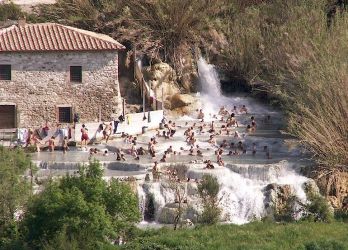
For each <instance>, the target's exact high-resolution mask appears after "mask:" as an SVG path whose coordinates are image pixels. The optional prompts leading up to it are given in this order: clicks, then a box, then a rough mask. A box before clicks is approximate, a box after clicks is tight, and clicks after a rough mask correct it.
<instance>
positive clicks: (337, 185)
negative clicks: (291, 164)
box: [307, 166, 348, 209]
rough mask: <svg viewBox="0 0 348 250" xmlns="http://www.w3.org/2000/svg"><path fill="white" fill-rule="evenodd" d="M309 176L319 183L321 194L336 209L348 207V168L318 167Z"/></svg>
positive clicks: (310, 171) (309, 172)
mask: <svg viewBox="0 0 348 250" xmlns="http://www.w3.org/2000/svg"><path fill="white" fill-rule="evenodd" d="M307 175H308V176H309V177H310V178H313V179H314V180H315V182H316V183H317V185H318V187H319V190H320V192H321V194H323V195H325V196H326V197H327V199H328V200H329V201H330V203H331V205H332V207H333V208H335V209H341V208H344V207H345V206H348V168H347V167H345V166H341V167H337V168H325V167H317V168H315V169H312V170H309V171H308V173H307Z"/></svg>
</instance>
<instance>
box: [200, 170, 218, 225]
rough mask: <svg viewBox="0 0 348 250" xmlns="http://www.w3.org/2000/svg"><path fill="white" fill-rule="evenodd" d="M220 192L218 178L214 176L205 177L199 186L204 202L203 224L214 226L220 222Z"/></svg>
mask: <svg viewBox="0 0 348 250" xmlns="http://www.w3.org/2000/svg"><path fill="white" fill-rule="evenodd" d="M219 191H220V185H219V182H218V180H217V178H216V177H214V176H212V175H203V178H202V181H201V182H200V183H199V185H198V193H199V195H200V197H201V198H202V201H203V213H202V215H201V222H202V223H206V224H214V223H216V222H218V221H219V217H220V214H221V209H220V208H219V207H218V205H219V199H218V194H219Z"/></svg>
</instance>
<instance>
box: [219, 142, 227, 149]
mask: <svg viewBox="0 0 348 250" xmlns="http://www.w3.org/2000/svg"><path fill="white" fill-rule="evenodd" d="M227 146H228V143H227V140H223V141H222V144H221V145H220V147H221V148H226V147H227Z"/></svg>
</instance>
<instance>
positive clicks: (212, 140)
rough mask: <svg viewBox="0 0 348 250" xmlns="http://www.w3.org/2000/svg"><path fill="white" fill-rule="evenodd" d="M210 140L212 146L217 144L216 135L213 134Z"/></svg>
mask: <svg viewBox="0 0 348 250" xmlns="http://www.w3.org/2000/svg"><path fill="white" fill-rule="evenodd" d="M208 142H209V143H210V144H211V145H212V146H216V139H215V137H214V136H213V135H211V136H210V137H209V140H208Z"/></svg>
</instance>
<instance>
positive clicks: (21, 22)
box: [18, 17, 27, 27]
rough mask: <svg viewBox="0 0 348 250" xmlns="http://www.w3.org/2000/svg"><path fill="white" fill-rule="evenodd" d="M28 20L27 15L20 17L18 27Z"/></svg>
mask: <svg viewBox="0 0 348 250" xmlns="http://www.w3.org/2000/svg"><path fill="white" fill-rule="evenodd" d="M26 23H27V21H26V19H25V17H23V18H20V19H18V27H24V26H25V25H26Z"/></svg>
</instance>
